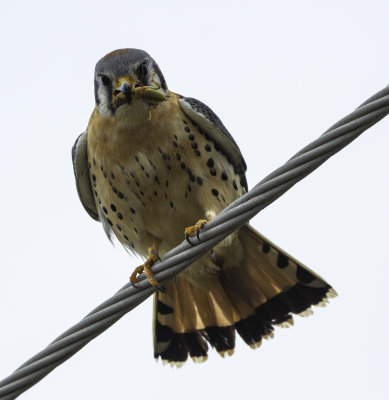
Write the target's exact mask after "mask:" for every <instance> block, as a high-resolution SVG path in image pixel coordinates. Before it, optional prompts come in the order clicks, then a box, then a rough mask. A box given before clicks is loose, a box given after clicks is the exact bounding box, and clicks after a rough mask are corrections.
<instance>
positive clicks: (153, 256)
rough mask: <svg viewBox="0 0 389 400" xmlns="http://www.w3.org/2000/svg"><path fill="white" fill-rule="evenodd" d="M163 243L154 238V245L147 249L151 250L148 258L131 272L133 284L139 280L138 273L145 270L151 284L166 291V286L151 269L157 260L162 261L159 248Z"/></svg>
mask: <svg viewBox="0 0 389 400" xmlns="http://www.w3.org/2000/svg"><path fill="white" fill-rule="evenodd" d="M160 243H161V241H160V240H157V239H154V240H153V247H149V248H148V249H147V250H148V252H149V257H148V258H147V260H146V261H145V262H144V263H143V264H142V265H140V266H139V267H137V268H135V270H134V272H133V273H132V274H131V276H130V282H131V283H132V284H133V286H135V283H136V282H138V278H137V275H138V274H141V273H142V272H144V274H145V275H146V278H147V279H148V281H149V282H150V285H152V286H154V287H155V288H157V289H158V290H160V291H161V292H164V291H165V288H164V287H162V286H161V285H160V284H159V283H158V282H157V281H156V280H155V279H154V274H153V272H152V271H151V266H152V265H153V264H154V263H155V262H156V261H158V260H159V261H161V259H160V258H159V255H158V248H159V244H160Z"/></svg>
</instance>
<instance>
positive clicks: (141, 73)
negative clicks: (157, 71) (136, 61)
mask: <svg viewBox="0 0 389 400" xmlns="http://www.w3.org/2000/svg"><path fill="white" fill-rule="evenodd" d="M136 72H137V75H138V78H139V81H140V82H142V83H143V84H147V82H146V80H147V74H148V72H149V70H148V69H147V64H146V62H143V63H142V64H140V65H139V67H138V68H137V71H136Z"/></svg>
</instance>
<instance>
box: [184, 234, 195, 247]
mask: <svg viewBox="0 0 389 400" xmlns="http://www.w3.org/2000/svg"><path fill="white" fill-rule="evenodd" d="M185 240H186V241H187V242H188V243H189V244H190V245H191V246H194V244H193V243H192V242H191V241H190V235H189V233H187V232H185Z"/></svg>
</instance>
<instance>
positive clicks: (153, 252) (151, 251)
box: [150, 249, 162, 262]
mask: <svg viewBox="0 0 389 400" xmlns="http://www.w3.org/2000/svg"><path fill="white" fill-rule="evenodd" d="M150 253H151V254H152V255H154V256H155V257H157V259H158V261H161V262H162V260H161V257H160V256H159V254H158V252H157V251H156V250H154V249H151V250H150Z"/></svg>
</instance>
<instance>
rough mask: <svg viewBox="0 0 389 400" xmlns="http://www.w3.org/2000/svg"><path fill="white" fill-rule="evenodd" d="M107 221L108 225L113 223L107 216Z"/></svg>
mask: <svg viewBox="0 0 389 400" xmlns="http://www.w3.org/2000/svg"><path fill="white" fill-rule="evenodd" d="M107 222H108V223H109V225H111V226H112V225H113V224H112V221H111V220H110V219H109V218H107Z"/></svg>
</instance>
